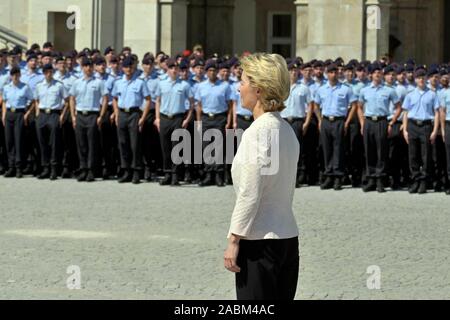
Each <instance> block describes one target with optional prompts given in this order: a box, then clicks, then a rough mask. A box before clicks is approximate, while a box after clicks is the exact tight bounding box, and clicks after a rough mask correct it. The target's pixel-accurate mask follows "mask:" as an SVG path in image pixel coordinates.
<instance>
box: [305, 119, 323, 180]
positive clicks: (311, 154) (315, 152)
mask: <svg viewBox="0 0 450 320" xmlns="http://www.w3.org/2000/svg"><path fill="white" fill-rule="evenodd" d="M319 142H320V134H319V130H318V119H317V117H316V115H315V114H313V115H312V117H311V123H310V125H309V127H308V129H307V130H306V133H305V135H304V137H303V150H304V152H303V154H304V155H305V167H306V175H307V180H308V184H310V185H314V184H316V183H317V181H318V179H319V172H320V171H323V167H324V164H323V154H322V148H321V147H320V148H319Z"/></svg>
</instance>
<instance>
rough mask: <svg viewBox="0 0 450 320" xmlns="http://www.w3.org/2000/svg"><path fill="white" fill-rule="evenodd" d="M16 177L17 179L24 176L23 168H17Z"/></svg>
mask: <svg viewBox="0 0 450 320" xmlns="http://www.w3.org/2000/svg"><path fill="white" fill-rule="evenodd" d="M16 178H17V179H21V178H23V173H22V170H21V169H17V170H16Z"/></svg>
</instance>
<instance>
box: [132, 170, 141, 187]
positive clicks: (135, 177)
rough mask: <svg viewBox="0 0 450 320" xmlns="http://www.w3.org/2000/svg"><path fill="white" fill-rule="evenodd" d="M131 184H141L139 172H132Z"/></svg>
mask: <svg viewBox="0 0 450 320" xmlns="http://www.w3.org/2000/svg"><path fill="white" fill-rule="evenodd" d="M131 182H132V183H133V184H139V183H141V175H140V172H139V170H134V172H133V179H132V180H131Z"/></svg>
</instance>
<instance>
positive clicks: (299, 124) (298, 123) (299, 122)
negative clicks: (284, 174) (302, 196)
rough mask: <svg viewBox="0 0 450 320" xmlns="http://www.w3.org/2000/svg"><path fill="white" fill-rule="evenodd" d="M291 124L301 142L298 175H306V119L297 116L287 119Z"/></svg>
mask: <svg viewBox="0 0 450 320" xmlns="http://www.w3.org/2000/svg"><path fill="white" fill-rule="evenodd" d="M285 120H286V121H287V122H288V123H289V125H290V126H291V127H292V130H294V133H295V136H296V137H297V140H298V143H299V144H300V154H299V157H298V162H297V177H299V176H301V175H303V176H304V175H305V171H306V167H305V152H304V150H303V148H304V143H303V142H304V139H303V124H304V123H305V119H303V118H297V119H292V120H289V119H285Z"/></svg>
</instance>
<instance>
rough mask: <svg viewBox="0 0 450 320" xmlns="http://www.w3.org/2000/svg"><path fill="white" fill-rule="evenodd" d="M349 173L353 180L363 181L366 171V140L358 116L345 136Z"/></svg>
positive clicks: (352, 121)
mask: <svg viewBox="0 0 450 320" xmlns="http://www.w3.org/2000/svg"><path fill="white" fill-rule="evenodd" d="M345 143H346V155H347V161H346V162H347V165H348V170H347V171H348V173H349V174H350V175H351V176H352V181H354V182H361V179H362V176H363V172H364V162H365V161H364V140H363V136H362V135H361V125H360V123H359V119H358V117H356V116H355V117H353V119H352V120H351V121H350V125H349V128H348V134H347V136H346V137H345Z"/></svg>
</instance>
